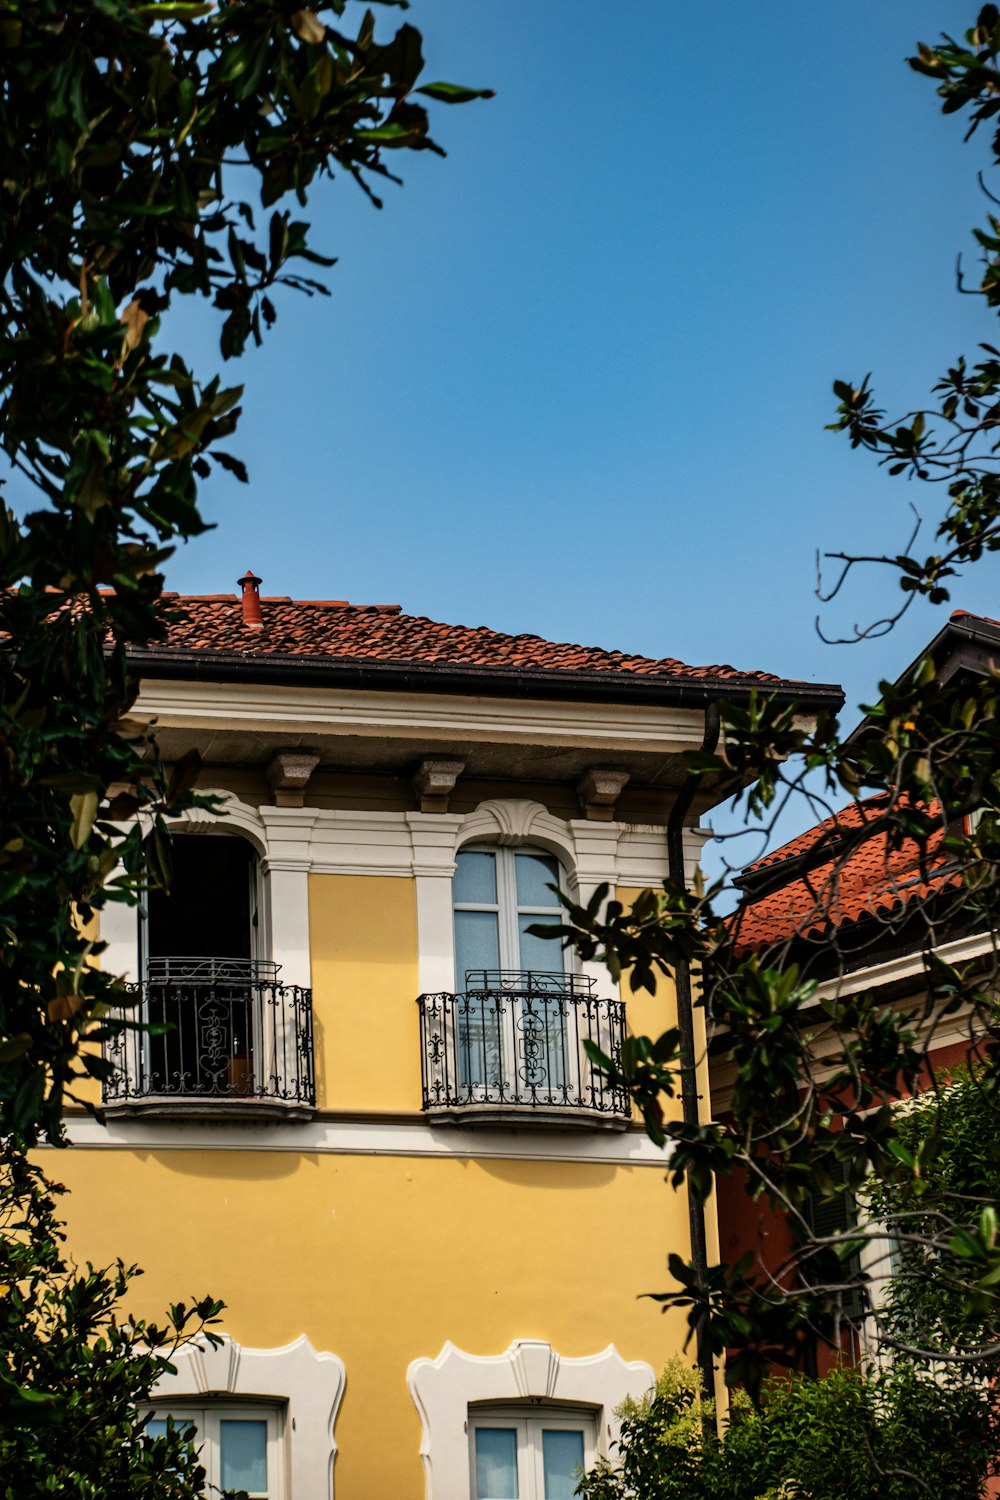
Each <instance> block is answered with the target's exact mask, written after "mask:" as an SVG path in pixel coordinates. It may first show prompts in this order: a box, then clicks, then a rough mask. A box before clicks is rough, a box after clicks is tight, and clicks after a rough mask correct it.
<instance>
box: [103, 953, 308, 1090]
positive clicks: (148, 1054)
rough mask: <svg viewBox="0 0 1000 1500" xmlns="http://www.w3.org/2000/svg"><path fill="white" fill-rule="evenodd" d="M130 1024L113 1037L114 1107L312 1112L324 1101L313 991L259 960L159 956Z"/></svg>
mask: <svg viewBox="0 0 1000 1500" xmlns="http://www.w3.org/2000/svg"><path fill="white" fill-rule="evenodd" d="M126 989H127V990H129V991H130V992H131V993H132V994H133V995H135V996H136V997H137V999H138V1001H139V1002H140V1003H139V1005H137V1006H136V1008H135V1009H131V1010H126V1011H125V1012H123V1016H124V1019H125V1020H126V1022H129V1023H138V1022H141V1023H142V1026H141V1027H140V1026H138V1025H135V1024H129V1025H127V1027H126V1029H125V1030H123V1031H122V1032H120V1033H119V1034H118V1035H117V1036H115V1037H113V1038H112V1039H111V1040H110V1041H109V1042H107V1043H105V1054H106V1056H107V1057H108V1059H109V1061H110V1062H111V1065H112V1073H111V1075H110V1077H109V1078H108V1079H107V1080H106V1082H105V1084H104V1103H105V1105H106V1106H109V1107H114V1106H132V1107H138V1106H140V1105H145V1106H149V1107H152V1106H154V1105H162V1106H163V1107H167V1106H169V1107H170V1108H171V1109H173V1108H175V1107H176V1108H177V1109H178V1110H181V1111H186V1112H188V1113H196V1112H202V1111H205V1112H207V1111H209V1110H210V1111H211V1112H213V1113H214V1112H216V1111H217V1110H218V1109H219V1108H220V1107H221V1108H223V1109H225V1110H226V1112H233V1111H234V1110H239V1109H240V1108H241V1107H242V1108H245V1109H246V1111H247V1113H250V1112H252V1113H253V1114H260V1113H262V1112H263V1113H268V1112H272V1113H276V1114H281V1115H288V1114H289V1113H291V1114H293V1115H294V1114H304V1113H308V1112H309V1111H310V1110H311V1109H312V1107H313V1106H314V1105H315V1103H316V1088H315V1078H314V1073H313V1036H312V991H311V990H307V989H301V988H300V987H299V986H298V985H293V984H281V983H279V981H278V965H277V964H273V963H265V962H260V961H257V960H250V959H219V958H159V959H150V960H149V962H148V964H147V966H146V981H145V983H144V984H131V985H127V986H126Z"/></svg>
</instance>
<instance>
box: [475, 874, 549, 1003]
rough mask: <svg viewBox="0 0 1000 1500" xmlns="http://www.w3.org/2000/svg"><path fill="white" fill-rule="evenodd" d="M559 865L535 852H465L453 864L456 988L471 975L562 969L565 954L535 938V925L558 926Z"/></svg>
mask: <svg viewBox="0 0 1000 1500" xmlns="http://www.w3.org/2000/svg"><path fill="white" fill-rule="evenodd" d="M560 884H561V881H560V869H559V863H558V861H557V860H556V859H554V858H553V857H552V855H551V854H544V853H543V852H542V851H541V850H536V849H519V850H517V851H515V850H513V849H463V850H461V851H460V852H459V854H458V857H457V859H456V861H455V880H454V884H453V887H452V890H453V896H454V905H455V985H456V988H457V989H460V990H461V989H465V988H467V984H468V976H469V974H470V973H484V972H487V973H496V972H497V971H498V970H502V969H503V970H511V971H518V972H521V973H527V972H534V971H538V972H541V973H548V972H551V971H553V970H558V971H561V970H562V968H563V959H562V950H561V949H560V947H559V944H558V943H555V942H552V941H550V940H549V939H547V938H540V937H532V936H531V934H530V933H529V932H528V930H527V929H528V928H529V927H530V926H531V925H532V924H533V923H535V922H541V921H545V920H546V919H548V920H549V921H557V920H558V918H559V915H560V912H561V907H560V905H559V902H558V901H557V900H556V897H555V895H554V894H553V892H552V891H551V890H549V886H551V885H555V886H558V885H560Z"/></svg>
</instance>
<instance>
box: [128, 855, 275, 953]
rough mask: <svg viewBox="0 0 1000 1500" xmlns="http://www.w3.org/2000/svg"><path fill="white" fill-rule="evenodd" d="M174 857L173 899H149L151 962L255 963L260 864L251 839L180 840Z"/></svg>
mask: <svg viewBox="0 0 1000 1500" xmlns="http://www.w3.org/2000/svg"><path fill="white" fill-rule="evenodd" d="M171 854H172V859H173V866H174V879H173V884H172V885H171V888H170V894H169V895H168V894H167V893H166V892H165V891H150V893H149V898H148V905H147V913H148V916H147V922H146V958H147V960H153V961H156V960H158V959H165V958H175V959H176V958H230V959H244V960H249V959H251V958H253V957H254V951H253V949H254V929H255V927H256V923H257V889H256V887H257V860H256V855H255V853H254V850H253V849H252V848H251V846H250V845H249V844H248V843H247V841H246V839H241V838H235V837H232V836H230V835H227V834H206V833H185V834H178V835H177V836H176V837H175V838H174V839H173V841H172V844H171Z"/></svg>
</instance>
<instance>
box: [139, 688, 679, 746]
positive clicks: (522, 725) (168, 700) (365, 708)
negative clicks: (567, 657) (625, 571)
mask: <svg viewBox="0 0 1000 1500" xmlns="http://www.w3.org/2000/svg"><path fill="white" fill-rule="evenodd" d="M129 718H130V720H136V721H139V722H150V721H152V720H153V719H155V720H156V722H157V727H158V728H160V729H167V728H191V729H197V730H199V731H200V732H202V733H203V734H204V736H205V737H206V738H207V737H208V736H209V735H210V734H211V733H213V732H215V731H218V730H222V729H237V730H238V729H252V730H253V732H254V733H255V734H256V733H261V732H266V733H268V734H271V735H281V734H284V735H288V736H292V737H294V738H295V739H298V738H299V737H300V736H306V737H308V736H310V735H331V734H335V735H342V734H353V735H362V736H377V737H378V738H379V739H400V738H402V739H412V738H414V737H417V738H419V739H422V740H424V741H425V742H427V744H428V746H430V745H432V744H433V742H434V741H439V742H440V744H441V746H442V747H443V748H444V750H445V752H446V753H454V749H455V746H456V744H458V743H459V742H461V741H463V740H474V741H476V742H477V743H487V744H497V745H499V744H505V743H506V744H521V745H554V746H558V747H559V748H562V749H568V748H586V749H595V750H598V751H600V752H601V756H602V758H606V754H607V751H608V750H609V749H616V750H647V751H649V750H652V751H655V752H656V753H657V754H660V755H664V756H666V755H670V754H676V753H677V752H678V751H681V750H687V749H696V748H697V747H698V746H700V745H701V742H702V736H703V733H704V723H705V715H704V710H703V709H700V708H676V707H670V706H667V705H659V704H645V703H642V704H639V703H586V702H570V701H567V702H560V701H554V700H550V699H537V700H536V699H516V698H489V697H485V696H483V697H478V696H477V697H466V696H464V695H462V694H452V693H400V692H381V691H379V692H366V691H364V690H361V689H350V688H346V687H342V686H340V685H339V684H338V685H337V687H336V689H335V690H334V691H331V689H330V688H323V687H288V686H275V685H273V684H267V683H249V682H241V683H223V682H211V683H209V682H182V681H169V680H156V679H155V678H146V679H144V680H143V682H142V684H141V687H140V691H139V697H138V699H137V700H136V703H135V704H134V706H133V707H132V709H131V710H130V711H129ZM428 753H429V752H428Z"/></svg>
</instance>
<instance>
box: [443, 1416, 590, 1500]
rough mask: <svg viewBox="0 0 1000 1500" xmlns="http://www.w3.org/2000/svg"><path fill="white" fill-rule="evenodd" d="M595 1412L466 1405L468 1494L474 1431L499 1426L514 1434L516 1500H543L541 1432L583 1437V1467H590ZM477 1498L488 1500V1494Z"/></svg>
mask: <svg viewBox="0 0 1000 1500" xmlns="http://www.w3.org/2000/svg"><path fill="white" fill-rule="evenodd" d="M598 1416H599V1413H598V1412H596V1411H594V1410H593V1408H590V1409H587V1410H579V1411H573V1410H571V1409H567V1408H566V1407H563V1406H552V1407H548V1408H546V1407H545V1406H544V1405H533V1406H530V1407H524V1406H510V1407H504V1406H500V1407H497V1406H493V1405H492V1404H491V1405H488V1406H483V1405H481V1406H470V1407H469V1417H468V1423H467V1426H468V1433H469V1494H470V1495H471V1496H472V1497H473V1500H480V1497H479V1496H477V1494H476V1433H477V1432H479V1431H482V1430H483V1429H489V1428H494V1429H497V1428H499V1429H500V1430H501V1431H505V1432H509V1431H510V1430H511V1428H513V1429H514V1431H515V1432H516V1434H517V1450H516V1451H517V1489H518V1500H545V1469H544V1455H543V1446H542V1433H543V1431H545V1432H552V1431H563V1432H578V1433H580V1434H581V1436H582V1437H583V1467H584V1469H588V1470H589V1469H592V1468H593V1467H594V1464H595V1463H596V1462H597V1437H596V1433H597V1421H598ZM481 1500H491V1497H489V1496H483V1497H481Z"/></svg>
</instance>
